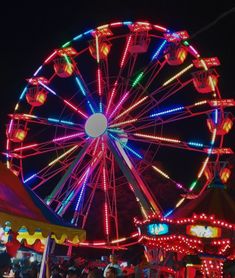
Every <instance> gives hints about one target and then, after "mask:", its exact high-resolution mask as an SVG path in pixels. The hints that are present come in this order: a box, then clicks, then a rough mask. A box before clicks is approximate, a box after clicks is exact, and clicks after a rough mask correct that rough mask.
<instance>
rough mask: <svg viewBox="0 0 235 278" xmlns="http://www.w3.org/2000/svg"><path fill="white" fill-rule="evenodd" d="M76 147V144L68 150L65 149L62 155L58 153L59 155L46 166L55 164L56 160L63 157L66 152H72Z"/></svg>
mask: <svg viewBox="0 0 235 278" xmlns="http://www.w3.org/2000/svg"><path fill="white" fill-rule="evenodd" d="M76 148H78V146H73V147H72V148H70V149H69V150H67V151H66V152H65V153H63V154H62V155H60V156H59V157H57V158H56V159H54V160H53V161H51V162H50V163H49V164H48V166H51V165H53V164H55V163H56V162H58V161H59V160H60V159H61V158H63V157H65V156H66V155H67V154H69V153H70V152H72V151H73V150H75V149H76Z"/></svg>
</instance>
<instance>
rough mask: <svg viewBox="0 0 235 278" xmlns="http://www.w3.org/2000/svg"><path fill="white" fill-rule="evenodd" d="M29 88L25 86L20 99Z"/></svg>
mask: <svg viewBox="0 0 235 278" xmlns="http://www.w3.org/2000/svg"><path fill="white" fill-rule="evenodd" d="M27 89H28V87H25V88H24V90H23V92H22V93H21V95H20V100H21V99H22V98H23V97H24V95H25V93H26V91H27Z"/></svg>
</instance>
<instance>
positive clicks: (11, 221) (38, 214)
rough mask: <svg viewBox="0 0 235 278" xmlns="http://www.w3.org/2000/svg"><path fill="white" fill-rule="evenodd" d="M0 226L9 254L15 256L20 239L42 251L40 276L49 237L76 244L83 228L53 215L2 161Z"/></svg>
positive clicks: (59, 241) (83, 236) (83, 237)
mask: <svg viewBox="0 0 235 278" xmlns="http://www.w3.org/2000/svg"><path fill="white" fill-rule="evenodd" d="M0 225H1V227H2V233H1V235H0V236H2V239H1V240H2V241H4V240H5V245H6V250H7V252H8V254H9V255H10V256H15V254H16V252H17V250H18V249H19V247H20V245H21V241H22V240H24V241H25V242H26V244H28V245H31V246H32V245H35V246H36V245H37V246H38V248H41V251H42V250H43V252H44V253H43V259H42V264H41V271H40V275H41V276H40V277H43V273H44V267H45V260H46V257H47V256H48V252H49V250H48V249H49V247H50V242H51V239H54V240H55V242H56V243H58V244H63V243H66V241H67V240H69V241H70V242H73V243H74V244H76V243H79V242H82V241H84V240H85V237H86V233H85V231H84V230H79V229H75V228H74V227H72V226H71V225H67V224H66V223H65V222H63V221H62V219H61V218H59V217H58V216H56V215H55V214H54V213H53V211H52V210H51V209H49V208H48V207H47V206H46V205H45V204H44V203H43V201H42V200H40V199H39V198H38V197H37V196H36V195H35V194H34V193H33V192H32V191H31V190H30V189H28V188H27V187H24V186H23V185H22V184H21V183H20V181H19V180H18V178H17V177H16V176H15V175H14V174H13V173H12V172H11V171H10V170H9V169H7V168H6V167H5V165H4V164H2V163H0ZM6 231H7V238H6ZM39 245H40V246H39Z"/></svg>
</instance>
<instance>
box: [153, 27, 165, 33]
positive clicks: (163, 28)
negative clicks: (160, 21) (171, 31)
mask: <svg viewBox="0 0 235 278" xmlns="http://www.w3.org/2000/svg"><path fill="white" fill-rule="evenodd" d="M153 27H154V28H155V29H158V30H161V31H164V32H166V31H167V29H166V28H165V27H162V26H160V25H153Z"/></svg>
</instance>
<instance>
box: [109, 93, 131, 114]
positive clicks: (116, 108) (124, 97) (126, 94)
mask: <svg viewBox="0 0 235 278" xmlns="http://www.w3.org/2000/svg"><path fill="white" fill-rule="evenodd" d="M128 95H129V92H127V93H125V94H124V96H123V97H122V98H121V100H120V101H119V103H118V104H117V106H116V107H115V109H114V110H113V112H112V113H111V114H110V116H109V118H112V116H113V115H114V114H115V113H116V112H117V110H118V109H119V107H120V106H121V105H122V103H123V102H124V101H125V99H126V98H127V96H128Z"/></svg>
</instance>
